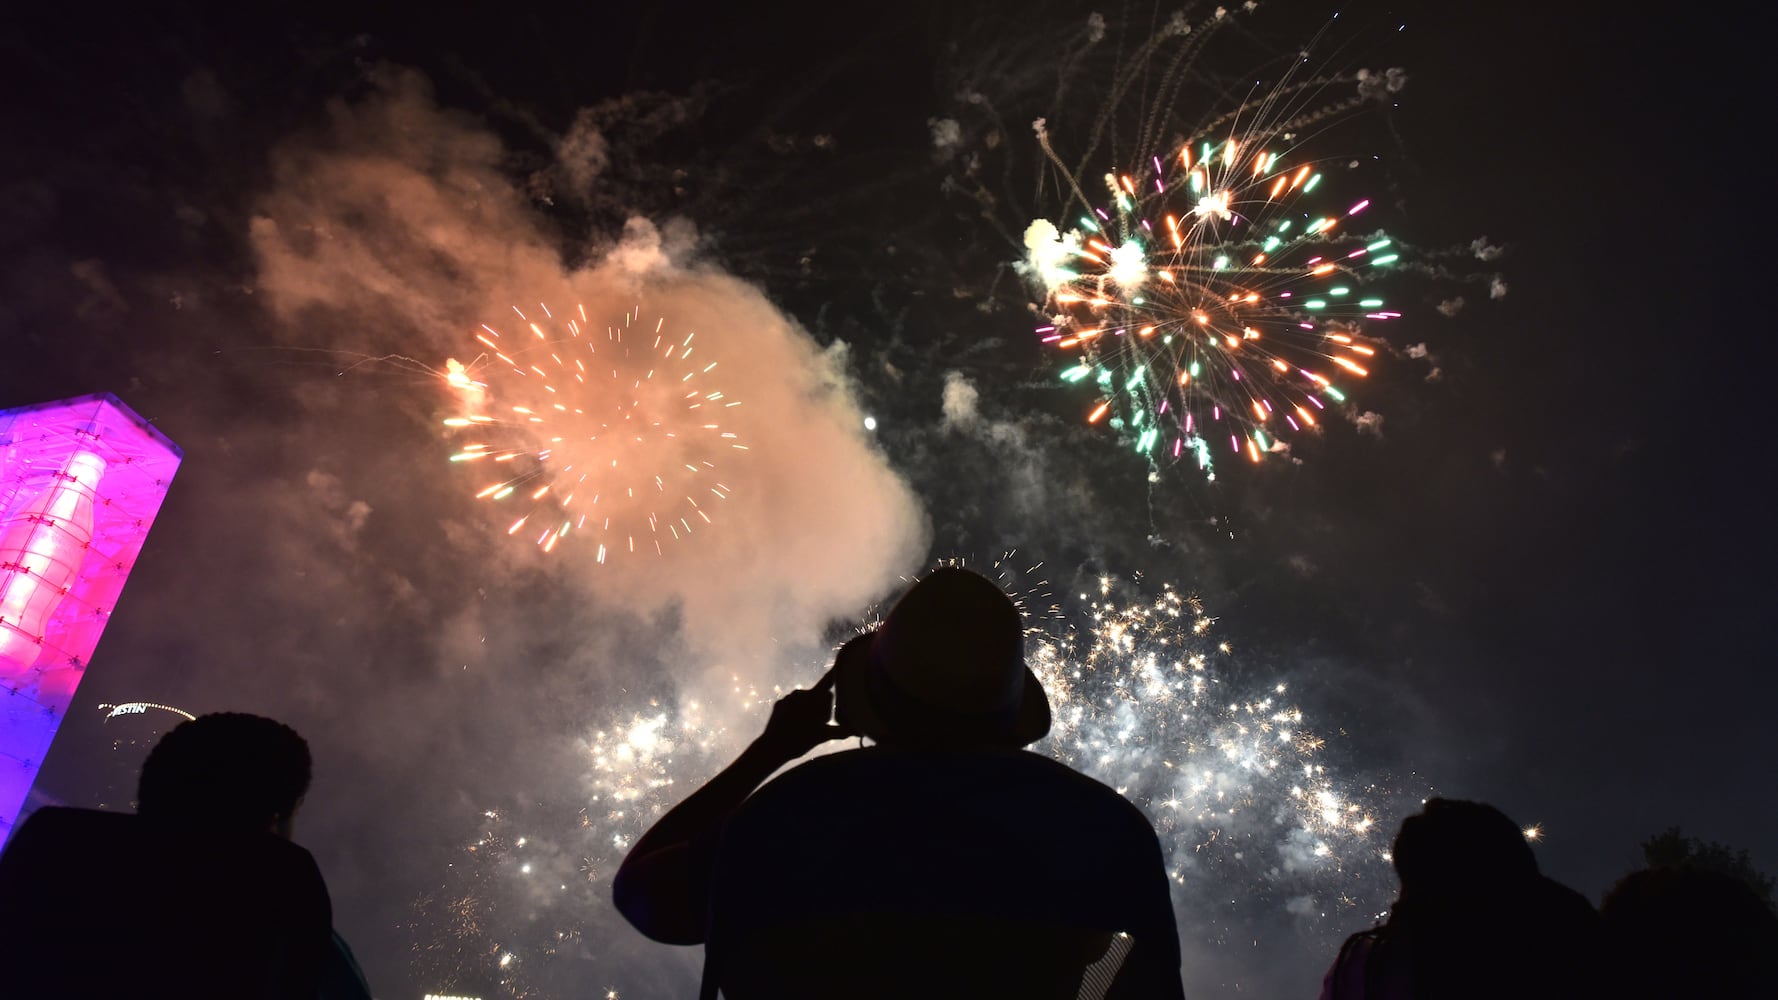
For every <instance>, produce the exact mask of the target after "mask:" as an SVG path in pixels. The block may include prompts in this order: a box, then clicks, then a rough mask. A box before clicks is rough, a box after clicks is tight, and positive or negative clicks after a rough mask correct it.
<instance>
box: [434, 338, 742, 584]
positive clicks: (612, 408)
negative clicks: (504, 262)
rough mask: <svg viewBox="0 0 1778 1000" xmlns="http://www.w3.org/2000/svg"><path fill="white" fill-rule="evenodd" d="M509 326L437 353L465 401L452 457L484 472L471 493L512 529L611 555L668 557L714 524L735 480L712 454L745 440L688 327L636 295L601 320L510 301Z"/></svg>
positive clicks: (724, 453) (544, 541)
mask: <svg viewBox="0 0 1778 1000" xmlns="http://www.w3.org/2000/svg"><path fill="white" fill-rule="evenodd" d="M513 313H514V314H515V315H516V316H517V318H518V322H519V324H520V326H519V328H518V329H517V330H513V329H511V328H508V330H507V331H506V332H501V331H499V330H496V329H495V328H494V327H492V326H489V325H486V324H484V325H483V326H482V327H481V329H479V330H478V331H476V333H475V339H476V342H477V343H478V345H479V346H480V347H481V349H482V351H483V353H482V354H481V355H480V356H479V357H477V358H476V360H475V361H474V362H472V363H471V364H467V365H466V364H463V363H462V362H459V361H457V360H456V359H454V358H453V359H450V360H449V361H447V362H446V375H445V381H446V382H447V384H448V385H449V386H450V387H451V389H452V390H453V391H454V393H455V395H456V396H457V397H458V399H459V400H460V401H461V412H460V413H459V414H457V415H454V416H452V417H449V418H447V419H446V420H445V421H444V424H445V426H446V427H447V428H449V429H450V430H451V432H452V433H453V434H454V435H455V436H456V437H457V438H458V440H459V447H458V450H457V451H456V453H454V454H453V455H451V461H453V462H460V463H465V464H468V465H469V466H471V467H473V468H475V469H477V470H478V471H481V472H482V473H483V474H482V475H481V477H480V478H479V479H478V481H477V491H476V494H475V496H476V498H477V499H481V500H487V501H490V502H493V503H497V504H502V505H505V506H508V507H510V508H512V509H513V513H514V514H515V515H516V516H515V518H514V520H512V521H511V522H510V524H509V526H508V527H507V534H509V535H516V536H523V537H526V538H529V539H531V540H533V541H535V542H536V544H537V545H538V546H539V547H540V548H542V549H543V550H544V551H545V552H549V551H553V550H554V549H555V547H556V546H557V545H558V544H560V543H561V542H562V541H563V540H564V539H566V538H568V537H569V536H570V535H571V534H572V535H576V536H579V535H585V536H588V538H589V539H590V543H591V544H595V545H597V547H598V549H597V560H598V561H599V562H601V563H603V562H605V561H606V560H607V559H610V558H614V557H620V556H622V557H630V556H635V555H650V556H657V557H658V556H664V555H665V554H666V552H667V547H668V546H671V545H675V544H678V543H681V542H686V541H689V540H690V539H691V538H692V537H693V536H694V535H695V534H697V533H698V532H699V531H702V530H704V529H706V528H708V527H710V526H712V525H714V524H715V523H716V522H715V519H714V518H713V517H712V516H711V511H712V510H713V509H715V508H717V507H719V506H720V505H721V504H722V502H724V501H726V500H727V499H729V497H730V496H731V494H732V492H733V490H732V488H731V487H730V486H729V484H728V482H727V481H726V479H725V478H724V473H723V472H722V471H721V468H720V467H719V461H721V460H723V459H727V458H729V457H731V456H734V455H737V454H739V453H742V452H745V451H746V450H747V446H746V445H745V444H743V443H742V441H741V440H740V435H739V433H738V432H737V431H735V430H734V429H732V427H731V424H730V422H729V419H730V417H731V415H732V414H733V413H734V408H735V407H738V406H740V405H741V403H740V400H737V399H734V398H732V397H730V396H729V395H728V394H727V393H725V392H724V391H723V390H722V389H721V388H719V387H718V386H717V385H716V383H715V379H716V377H717V368H718V363H719V362H718V361H717V359H716V358H714V357H709V356H707V354H708V352H706V351H704V350H702V348H703V346H704V345H703V344H702V343H701V342H698V340H697V337H698V335H697V333H696V331H690V330H684V331H682V330H677V329H674V328H673V327H671V326H670V325H669V324H668V322H667V321H666V319H664V318H660V317H649V318H644V317H643V315H642V312H641V310H640V308H638V309H634V310H631V311H629V312H627V313H625V314H624V316H623V319H622V321H621V322H619V323H614V324H611V325H608V326H606V327H604V329H602V330H601V329H599V328H598V327H597V326H595V325H593V324H591V323H589V322H588V320H587V313H586V307H585V306H578V307H576V309H575V310H574V311H573V312H572V313H569V314H565V315H562V316H557V315H556V314H555V313H553V312H552V311H551V310H550V309H549V307H548V306H539V307H538V309H537V310H535V311H534V313H535V316H531V315H527V314H526V313H525V312H524V311H522V310H520V309H519V308H518V307H516V306H515V307H513Z"/></svg>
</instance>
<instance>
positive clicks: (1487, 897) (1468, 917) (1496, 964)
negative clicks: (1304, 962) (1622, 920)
mask: <svg viewBox="0 0 1778 1000" xmlns="http://www.w3.org/2000/svg"><path fill="white" fill-rule="evenodd" d="M1391 858H1392V862H1393V864H1394V865H1395V873H1396V875H1397V876H1398V877H1399V878H1400V880H1401V894H1400V896H1399V897H1398V898H1397V899H1396V901H1395V905H1394V906H1392V907H1390V910H1389V920H1388V922H1387V923H1385V924H1383V925H1382V926H1381V927H1377V928H1373V929H1372V930H1369V931H1364V932H1362V933H1359V934H1354V935H1353V936H1352V937H1350V938H1348V939H1347V940H1346V943H1345V946H1344V947H1342V948H1341V949H1340V955H1339V958H1337V959H1336V960H1335V961H1334V964H1333V967H1332V968H1330V969H1328V972H1327V978H1326V980H1325V982H1324V983H1323V984H1322V988H1321V997H1322V1000H1471V998H1473V1000H1482V998H1495V997H1512V998H1514V1000H1542V998H1549V1000H1555V998H1558V997H1559V998H1563V1000H1569V998H1574V997H1591V996H1598V995H1600V990H1599V987H1600V969H1599V916H1598V914H1597V913H1595V912H1594V911H1593V907H1592V905H1591V904H1589V903H1588V902H1587V900H1586V898H1585V897H1584V896H1582V895H1580V894H1579V893H1577V892H1575V891H1574V890H1572V889H1569V888H1567V887H1565V886H1563V885H1561V884H1559V883H1557V882H1555V881H1552V880H1551V879H1548V878H1545V877H1544V876H1543V875H1541V874H1540V873H1539V872H1538V870H1537V858H1536V857H1535V856H1534V855H1533V854H1532V852H1531V845H1530V844H1528V843H1526V842H1525V836H1524V834H1523V832H1522V831H1521V830H1520V828H1519V827H1518V826H1517V825H1516V824H1514V823H1513V821H1512V820H1510V819H1508V818H1507V817H1506V814H1504V813H1502V812H1501V811H1500V810H1498V809H1496V808H1494V807H1493V806H1490V805H1484V804H1482V803H1480V802H1463V801H1458V800H1453V799H1433V800H1431V801H1430V802H1427V803H1426V805H1425V807H1424V808H1423V809H1421V811H1420V812H1419V813H1418V814H1416V815H1413V816H1409V817H1408V818H1407V819H1406V820H1404V821H1402V824H1401V832H1400V833H1398V834H1396V837H1395V844H1394V847H1393V850H1392V855H1391Z"/></svg>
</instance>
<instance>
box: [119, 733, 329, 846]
mask: <svg viewBox="0 0 1778 1000" xmlns="http://www.w3.org/2000/svg"><path fill="white" fill-rule="evenodd" d="M309 767H310V763H309V745H308V743H306V742H304V740H303V738H302V737H301V736H298V735H297V733H296V730H294V729H291V728H290V727H289V726H286V725H284V724H283V723H281V722H278V721H276V720H274V719H267V718H265V717H263V716H258V715H247V714H244V713H240V712H218V713H216V714H213V715H203V716H199V717H198V718H196V719H192V720H191V721H189V722H182V723H180V724H179V725H178V726H177V727H175V728H174V729H173V730H172V731H171V732H169V733H167V735H165V736H163V737H161V740H160V742H159V743H156V744H155V745H154V749H153V750H151V751H149V753H148V759H147V760H146V761H144V762H143V764H142V775H141V777H140V778H139V779H138V781H137V784H136V803H137V804H136V811H137V812H138V813H140V814H141V815H143V816H146V817H151V818H153V819H155V820H157V821H161V822H168V823H177V824H179V825H181V826H189V827H199V828H203V829H214V830H271V831H273V832H276V833H279V834H280V835H282V836H285V837H288V836H289V835H290V823H291V820H292V819H293V818H294V817H295V815H296V807H297V806H298V805H299V804H301V802H302V797H303V794H304V793H305V792H307V791H308V790H309Z"/></svg>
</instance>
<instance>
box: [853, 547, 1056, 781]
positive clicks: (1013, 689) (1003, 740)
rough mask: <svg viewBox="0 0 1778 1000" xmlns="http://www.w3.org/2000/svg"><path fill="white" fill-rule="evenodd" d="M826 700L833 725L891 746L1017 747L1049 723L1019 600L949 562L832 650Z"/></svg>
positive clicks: (1044, 730) (1038, 734)
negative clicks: (831, 688)
mask: <svg viewBox="0 0 1778 1000" xmlns="http://www.w3.org/2000/svg"><path fill="white" fill-rule="evenodd" d="M835 705H836V708H835V711H836V714H837V717H838V720H839V722H840V724H841V725H844V726H847V727H849V728H850V729H852V730H853V731H854V732H857V733H859V734H860V735H864V736H869V737H870V738H871V739H873V740H875V741H877V742H878V743H883V744H889V745H894V746H928V747H931V746H942V747H1007V748H1012V747H1022V746H1025V745H1026V744H1028V743H1032V742H1034V741H1036V740H1039V739H1041V738H1042V737H1043V735H1044V734H1045V733H1047V732H1049V727H1050V708H1049V700H1048V699H1047V698H1045V697H1044V693H1043V685H1042V684H1040V683H1039V682H1038V680H1037V677H1036V675H1035V674H1033V673H1031V671H1030V669H1029V668H1027V667H1026V666H1025V633H1024V619H1023V618H1021V617H1020V615H1019V609H1018V608H1017V607H1016V606H1014V605H1013V602H1012V600H1011V598H1008V597H1007V596H1006V594H1005V593H1004V592H1003V591H1001V589H1000V588H999V587H998V586H996V585H995V584H994V582H993V581H991V580H989V579H988V578H986V577H984V576H981V575H980V574H977V573H972V572H970V571H968V570H965V569H960V568H957V567H945V568H943V569H938V570H934V571H933V572H931V573H928V574H927V575H926V576H925V577H923V578H922V579H921V580H920V581H919V582H918V583H916V584H914V586H913V587H911V588H909V590H908V592H907V593H906V594H904V595H902V598H901V600H900V601H898V602H897V603H896V605H895V607H894V609H893V610H891V611H890V612H889V617H888V618H887V619H885V620H884V622H883V625H882V627H881V628H879V629H877V630H876V631H875V632H872V633H869V634H866V635H862V636H859V637H858V638H856V639H853V640H852V641H851V642H849V643H847V644H846V645H845V647H844V648H843V649H841V650H840V655H839V657H838V658H837V663H836V665H835Z"/></svg>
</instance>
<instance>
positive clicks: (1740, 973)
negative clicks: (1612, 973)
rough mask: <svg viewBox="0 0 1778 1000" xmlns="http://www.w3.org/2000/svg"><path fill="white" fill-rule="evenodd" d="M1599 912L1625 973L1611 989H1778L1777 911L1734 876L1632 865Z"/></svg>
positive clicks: (1662, 993)
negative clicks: (1641, 867) (1641, 868)
mask: <svg viewBox="0 0 1778 1000" xmlns="http://www.w3.org/2000/svg"><path fill="white" fill-rule="evenodd" d="M1599 915H1600V917H1601V918H1602V919H1603V921H1604V925H1605V933H1606V938H1607V940H1608V941H1609V942H1610V946H1611V948H1612V951H1613V953H1614V963H1613V964H1614V966H1615V967H1616V968H1618V969H1619V970H1620V971H1621V972H1623V977H1622V978H1623V980H1624V981H1623V983H1622V984H1621V986H1620V988H1619V989H1618V990H1617V991H1616V992H1614V994H1613V995H1614V996H1622V997H1630V998H1640V997H1674V996H1699V997H1704V996H1708V997H1723V998H1729V997H1734V998H1740V997H1770V996H1774V995H1778V914H1774V913H1773V911H1772V908H1771V907H1770V906H1768V905H1767V904H1766V902H1765V901H1764V900H1762V899H1761V898H1760V897H1759V894H1758V893H1756V892H1754V890H1753V887H1752V886H1749V885H1748V884H1747V883H1745V882H1743V881H1741V880H1740V879H1737V878H1735V877H1734V876H1732V875H1728V874H1725V873H1723V872H1717V871H1710V870H1708V869H1703V868H1695V867H1691V866H1687V865H1681V866H1677V867H1666V868H1650V869H1645V870H1643V871H1639V872H1631V873H1630V874H1629V875H1626V876H1624V877H1623V879H1622V880H1620V881H1619V882H1618V884H1617V885H1615V886H1613V887H1612V888H1611V891H1609V892H1607V893H1606V894H1605V900H1604V903H1603V905H1601V906H1600V908H1599Z"/></svg>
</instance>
